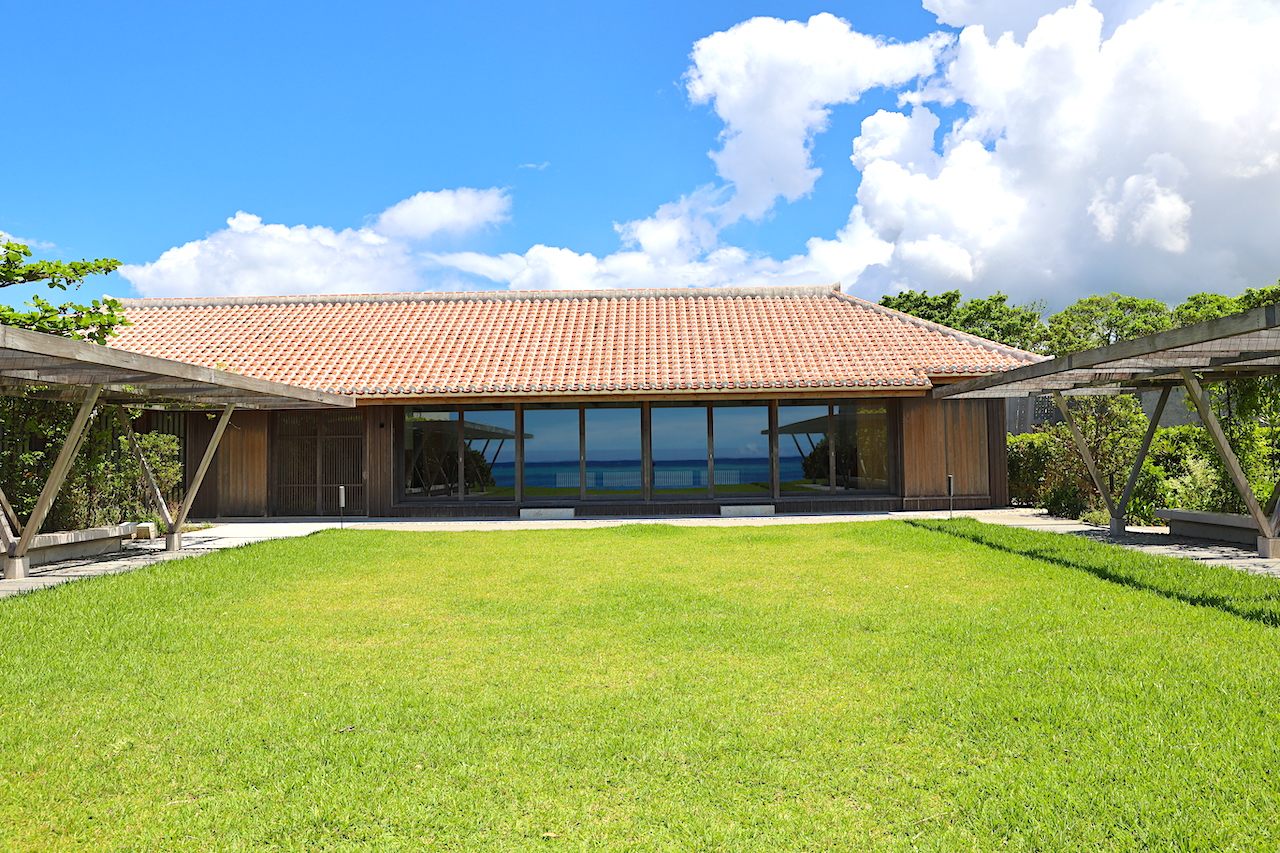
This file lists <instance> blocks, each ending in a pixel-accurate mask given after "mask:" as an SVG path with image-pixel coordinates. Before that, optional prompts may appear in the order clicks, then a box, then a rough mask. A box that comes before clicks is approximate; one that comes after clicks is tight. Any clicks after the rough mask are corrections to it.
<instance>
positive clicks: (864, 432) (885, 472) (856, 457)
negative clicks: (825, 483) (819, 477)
mask: <svg viewBox="0 0 1280 853" xmlns="http://www.w3.org/2000/svg"><path fill="white" fill-rule="evenodd" d="M833 423H834V430H833V432H834V440H835V444H836V478H835V483H836V488H837V489H840V490H842V491H865V492H887V491H889V410H888V406H887V405H886V404H885V403H884V402H865V403H864V402H858V403H840V404H837V405H836V406H835V417H834V421H833Z"/></svg>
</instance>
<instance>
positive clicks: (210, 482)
mask: <svg viewBox="0 0 1280 853" xmlns="http://www.w3.org/2000/svg"><path fill="white" fill-rule="evenodd" d="M215 422H216V418H213V417H210V416H209V415H208V414H206V413H205V412H188V413H187V425H186V433H187V435H186V441H185V442H184V443H183V460H182V468H183V493H184V494H185V493H186V490H187V489H188V488H190V486H191V477H192V475H193V474H194V473H195V470H196V467H197V466H199V464H200V457H201V456H203V455H204V450H205V448H206V447H208V446H209V439H210V438H211V437H213V427H214V424H215ZM215 461H216V460H215ZM218 480H219V478H218V477H205V478H204V484H203V485H201V486H200V492H199V494H197V495H196V499H195V502H194V503H192V504H191V514H190V516H189V517H190V518H215V517H217V515H218Z"/></svg>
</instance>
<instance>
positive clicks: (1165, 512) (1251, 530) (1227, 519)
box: [1156, 508, 1262, 546]
mask: <svg viewBox="0 0 1280 853" xmlns="http://www.w3.org/2000/svg"><path fill="white" fill-rule="evenodd" d="M1156 518H1161V519H1164V520H1165V521H1167V522H1168V523H1169V533H1170V534H1171V535H1173V536H1183V537H1186V538H1187V539H1210V540H1213V541H1215V542H1232V543H1236V544H1240V545H1249V546H1255V545H1256V544H1257V541H1258V537H1259V536H1261V535H1262V531H1261V530H1259V529H1258V525H1257V524H1256V523H1255V522H1254V520H1253V519H1252V518H1250V517H1249V516H1247V515H1234V514H1232V513H1229V512H1196V511H1195V510H1190V509H1163V508H1162V509H1157V510H1156Z"/></svg>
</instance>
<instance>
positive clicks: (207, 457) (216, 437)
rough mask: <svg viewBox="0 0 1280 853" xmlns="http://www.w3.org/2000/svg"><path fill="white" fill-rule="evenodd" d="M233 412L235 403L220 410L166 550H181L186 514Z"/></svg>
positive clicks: (167, 541)
mask: <svg viewBox="0 0 1280 853" xmlns="http://www.w3.org/2000/svg"><path fill="white" fill-rule="evenodd" d="M235 410H236V406H235V403H231V404H229V405H227V406H225V407H224V408H223V409H222V416H221V417H220V418H218V425H217V426H215V427H214V428H213V435H212V436H210V437H209V446H208V447H206V448H205V449H204V456H201V457H200V465H199V466H198V467H197V468H196V473H195V475H194V476H192V478H191V483H190V485H188V486H187V493H186V494H185V495H183V496H182V505H181V506H180V507H178V515H177V517H176V518H174V519H173V525H172V527H171V529H170V532H169V533H168V534H167V535H166V536H165V548H166V549H167V550H170V551H177V550H179V549H181V548H182V526H183V525H184V524H186V523H187V514H188V513H189V512H191V505H192V504H193V503H195V500H196V494H197V493H198V492H199V491H200V484H201V483H203V482H204V475H205V474H207V473H208V472H209V465H210V464H211V463H212V462H213V455H214V454H215V453H217V452H218V443H219V442H221V441H222V434H223V433H224V432H226V431H227V424H229V423H230V422H231V413H232V412H234V411H235Z"/></svg>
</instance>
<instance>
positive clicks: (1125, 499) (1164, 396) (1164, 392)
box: [1111, 385, 1173, 533]
mask: <svg viewBox="0 0 1280 853" xmlns="http://www.w3.org/2000/svg"><path fill="white" fill-rule="evenodd" d="M1172 390H1173V386H1172V385H1166V386H1164V388H1162V389H1160V399H1159V401H1157V402H1156V410H1155V412H1154V413H1153V414H1152V415H1151V423H1149V424H1147V434H1146V435H1145V436H1143V439H1142V446H1141V447H1139V448H1138V458H1137V459H1135V460H1134V462H1133V470H1132V471H1130V472H1129V480H1128V482H1126V483H1125V484H1124V492H1123V493H1122V494H1121V495H1120V503H1119V504H1118V505H1117V506H1116V510H1117V514H1116V515H1113V516H1111V532H1112V533H1124V517H1125V514H1126V513H1127V512H1128V511H1129V501H1130V500H1132V499H1133V490H1134V488H1135V487H1136V486H1137V485H1138V475H1139V474H1141V473H1142V463H1143V462H1145V461H1146V460H1147V452H1148V451H1149V450H1150V449H1151V439H1153V438H1155V435H1156V430H1157V429H1159V427H1160V417H1161V416H1162V415H1163V414H1164V406H1165V403H1168V402H1169V392H1170V391H1172Z"/></svg>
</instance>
